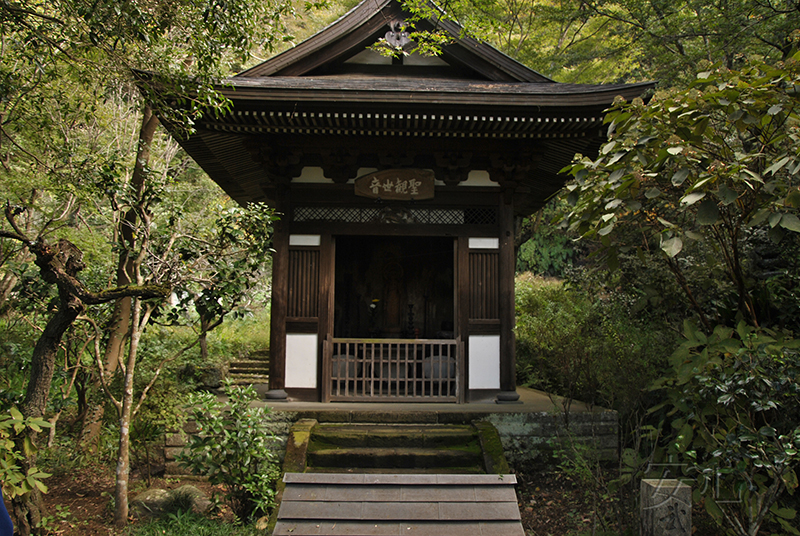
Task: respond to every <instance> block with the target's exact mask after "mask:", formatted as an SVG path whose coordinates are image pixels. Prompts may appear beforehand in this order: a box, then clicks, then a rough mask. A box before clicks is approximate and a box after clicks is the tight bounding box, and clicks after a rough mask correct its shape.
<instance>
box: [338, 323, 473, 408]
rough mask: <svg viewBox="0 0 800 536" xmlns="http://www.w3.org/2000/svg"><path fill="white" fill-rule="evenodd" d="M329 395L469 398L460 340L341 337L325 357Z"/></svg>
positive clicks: (343, 398)
mask: <svg viewBox="0 0 800 536" xmlns="http://www.w3.org/2000/svg"><path fill="white" fill-rule="evenodd" d="M323 359H324V363H323V365H324V366H323V370H324V371H325V372H324V376H323V386H324V389H323V399H324V400H326V401H362V402H363V401H367V400H372V401H374V400H376V399H387V400H392V401H398V402H463V398H464V351H463V344H462V343H461V340H460V339H335V338H328V339H327V340H326V341H325V345H324V355H323Z"/></svg>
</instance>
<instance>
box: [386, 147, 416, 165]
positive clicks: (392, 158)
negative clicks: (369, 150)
mask: <svg viewBox="0 0 800 536" xmlns="http://www.w3.org/2000/svg"><path fill="white" fill-rule="evenodd" d="M416 156H417V155H416V153H413V152H389V151H379V152H378V162H379V163H380V165H381V166H383V167H387V168H407V167H412V166H413V165H414V159H415V158H416Z"/></svg>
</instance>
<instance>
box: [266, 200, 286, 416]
mask: <svg viewBox="0 0 800 536" xmlns="http://www.w3.org/2000/svg"><path fill="white" fill-rule="evenodd" d="M286 207H287V204H286V203H281V204H280V205H279V207H278V209H279V212H281V213H282V214H281V218H287V217H288V215H287V213H286ZM272 248H273V249H274V250H275V253H273V254H272V306H271V308H270V333H269V391H268V392H267V394H266V397H267V398H269V399H274V400H280V399H285V398H286V396H287V395H286V391H285V390H284V388H285V387H286V313H287V307H288V293H289V280H288V274H289V222H288V221H286V220H285V219H282V220H280V221H279V222H278V223H277V225H276V226H275V229H274V231H273V234H272Z"/></svg>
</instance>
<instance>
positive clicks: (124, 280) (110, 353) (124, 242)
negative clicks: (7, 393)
mask: <svg viewBox="0 0 800 536" xmlns="http://www.w3.org/2000/svg"><path fill="white" fill-rule="evenodd" d="M157 127H158V118H156V116H155V115H154V114H153V109H152V108H151V107H150V106H149V105H147V104H145V106H144V109H143V110H142V124H141V127H140V129H139V146H138V147H137V151H136V163H135V164H134V167H133V174H132V175H131V187H132V189H133V190H134V191H135V192H136V199H141V198H142V195H143V193H144V186H145V181H146V179H147V172H146V166H147V165H148V164H149V163H150V147H151V146H152V144H153V138H154V136H155V132H156V128H157ZM137 224H138V218H137V215H136V211H135V210H133V209H129V210H128V211H127V212H126V213H125V215H124V216H123V217H122V218H121V220H120V223H119V229H118V230H117V233H118V236H119V240H120V242H121V244H120V245H121V246H122V247H121V248H120V254H119V261H118V263H117V286H118V287H124V286H125V285H129V284H130V283H131V274H132V273H133V270H134V267H133V261H132V260H131V258H130V256H129V255H128V253H129V252H131V251H134V249H135V248H136V233H135V232H134V229H135V228H136V226H137ZM130 321H131V298H122V299H120V300H117V303H116V304H115V305H114V313H113V316H112V326H113V328H112V330H111V333H110V335H109V338H108V344H107V345H106V351H105V355H104V358H103V363H104V368H105V373H106V377H109V376H111V374H113V373H114V372H115V371H116V370H117V367H118V366H119V362H120V360H122V359H124V356H125V344H124V343H125V338H126V337H127V335H128V331H129V330H130ZM93 387H94V389H95V390H100V388H101V387H100V382H99V380H98V381H95V382H94V385H93ZM104 410H105V405H104V404H102V403H101V404H97V405H96V406H94V408H92V411H91V412H90V417H89V418H88V419H87V420H86V425H85V426H84V429H83V431H82V432H81V448H82V449H84V450H86V451H88V452H97V450H98V449H99V443H98V442H99V438H100V427H101V425H102V421H103V413H104Z"/></svg>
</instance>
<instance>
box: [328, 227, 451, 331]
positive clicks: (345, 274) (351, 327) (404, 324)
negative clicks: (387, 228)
mask: <svg viewBox="0 0 800 536" xmlns="http://www.w3.org/2000/svg"><path fill="white" fill-rule="evenodd" d="M454 256H455V255H454V239H452V238H446V237H408V236H403V237H393V236H338V237H336V271H335V274H336V276H335V278H336V279H335V289H334V296H335V312H334V337H339V338H370V339H375V338H389V339H415V338H416V339H451V338H453V331H454V328H453V326H454V317H455V299H454V296H455V294H454V279H455V278H454V265H453V262H454Z"/></svg>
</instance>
